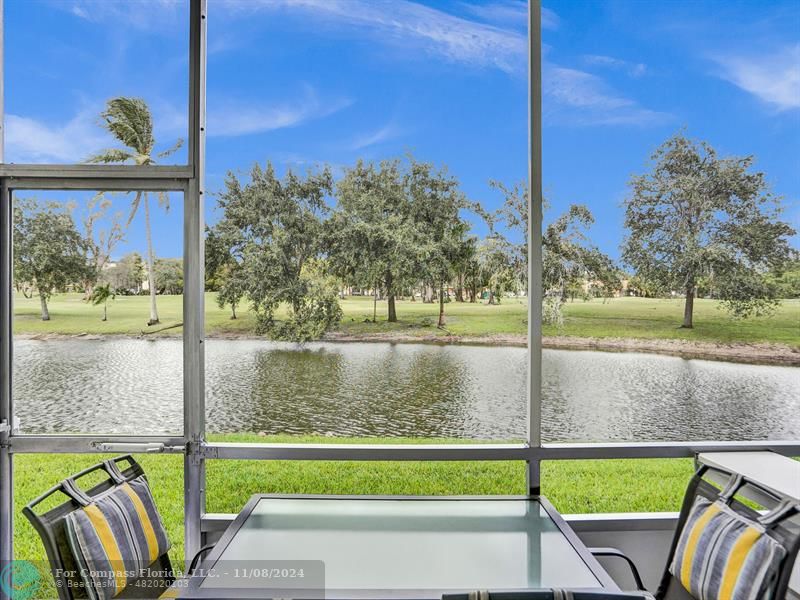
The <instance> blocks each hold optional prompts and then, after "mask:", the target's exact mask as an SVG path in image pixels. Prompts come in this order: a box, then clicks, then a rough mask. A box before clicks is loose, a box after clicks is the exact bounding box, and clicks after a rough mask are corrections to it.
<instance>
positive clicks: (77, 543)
mask: <svg viewBox="0 0 800 600" xmlns="http://www.w3.org/2000/svg"><path fill="white" fill-rule="evenodd" d="M65 524H66V531H67V538H68V539H69V543H70V546H71V549H72V553H73V554H74V556H75V559H76V561H77V563H78V565H79V567H80V568H81V576H82V578H83V581H84V583H85V584H86V588H87V593H88V594H89V597H90V598H102V599H104V600H105V599H106V598H113V597H114V596H116V595H117V594H119V593H120V592H122V590H124V589H125V587H126V586H127V585H128V583H130V582H131V581H133V580H134V579H136V578H137V577H139V576H140V575H141V573H142V571H143V570H144V569H146V568H147V567H148V566H150V565H151V564H152V563H153V562H154V561H155V560H156V559H157V558H158V557H159V556H162V555H163V554H164V553H166V552H167V551H168V550H169V548H170V542H169V538H168V537H167V532H166V530H165V528H164V524H163V522H162V521H161V516H160V515H159V514H158V510H157V509H156V505H155V501H154V500H153V495H152V494H151V493H150V488H149V486H148V485H147V481H146V480H145V479H144V477H137V478H136V479H134V480H132V481H129V482H127V483H123V484H121V485H119V486H117V487H115V488H113V489H112V490H111V491H110V492H109V493H107V494H105V495H103V496H101V497H99V498H96V499H94V501H93V502H92V503H91V504H89V505H88V506H85V507H83V508H81V509H79V510H76V511H74V512H72V513H70V514H69V515H67V517H66V523H65Z"/></svg>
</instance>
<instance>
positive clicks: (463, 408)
mask: <svg viewBox="0 0 800 600" xmlns="http://www.w3.org/2000/svg"><path fill="white" fill-rule="evenodd" d="M206 363H207V364H206V386H207V400H206V403H207V415H208V420H207V429H208V431H210V432H236V431H249V432H252V431H257V432H259V431H263V432H265V433H268V434H271V433H296V434H321V435H340V436H341V435H348V436H388V437H393V436H422V437H455V438H471V439H520V438H523V437H524V435H525V427H526V409H525V394H526V391H525V372H526V371H525V370H526V365H527V359H526V351H525V350H524V349H522V348H492V347H474V346H473V347H470V346H433V345H422V344H397V345H392V344H372V343H370V344H366V343H364V344H358V343H357V344H330V343H316V344H309V345H306V346H305V347H302V348H300V347H297V346H293V345H290V344H277V343H270V342H260V341H231V340H209V341H208V342H207V348H206ZM543 371H544V382H543V389H542V392H543V397H544V402H543V411H542V412H543V416H542V426H543V435H544V438H545V439H546V440H551V441H556V440H569V441H578V440H589V441H598V440H698V439H718V440H743V439H796V438H797V437H798V435H800V402H799V401H798V398H800V369H796V368H792V367H773V366H758V365H744V364H732V363H723V362H713V361H702V360H684V359H681V358H677V357H671V356H658V355H651V354H634V353H604V352H588V351H568V350H546V351H545V352H544V358H543ZM14 394H15V402H16V409H17V414H18V415H19V416H20V417H21V418H22V424H23V430H24V431H25V432H29V433H43V432H60V433H63V432H107V433H112V432H113V433H162V432H170V433H173V432H179V431H180V429H181V423H182V413H181V394H182V383H181V342H180V341H178V340H158V341H143V340H104V341H98V340H75V341H32V340H20V341H18V342H17V343H16V344H15V371H14Z"/></svg>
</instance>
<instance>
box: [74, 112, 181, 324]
mask: <svg viewBox="0 0 800 600" xmlns="http://www.w3.org/2000/svg"><path fill="white" fill-rule="evenodd" d="M100 117H101V119H102V122H103V126H104V127H105V128H106V129H107V130H108V131H109V132H110V133H111V134H112V135H113V136H114V137H115V138H117V140H118V141H119V142H121V143H122V144H123V145H124V146H125V147H124V148H109V149H106V150H103V151H101V152H99V153H98V154H95V155H93V156H90V157H89V158H88V159H87V162H90V163H132V164H135V165H154V164H156V159H159V158H164V157H166V156H169V155H170V154H173V153H174V152H176V151H177V150H178V149H179V148H180V147H181V145H183V140H180V139H179V140H178V141H177V142H176V143H175V144H174V145H173V146H172V147H170V148H167V149H166V150H164V151H162V152H158V153H155V146H156V140H155V137H154V136H153V116H152V114H151V113H150V108H149V107H148V106H147V103H146V102H145V101H144V100H142V99H141V98H127V97H118V98H112V99H111V100H109V101H108V102H107V104H106V109H105V110H104V111H103V112H102V113H100ZM156 196H157V198H158V204H159V205H160V206H161V207H162V208H163V209H164V210H169V196H168V195H167V194H166V193H165V192H158V193H157V194H156ZM140 206H141V207H143V210H144V225H145V236H146V238H147V279H148V286H149V290H150V320H149V321H148V322H147V324H148V325H155V324H157V323H158V322H159V319H158V307H157V306H156V282H155V250H154V249H153V233H152V230H151V228H150V194H149V192H142V191H138V192H136V194H135V196H134V198H133V202H132V203H131V210H130V213H129V216H128V221H127V223H126V227H128V226H130V224H131V222H132V221H133V219H134V217H135V216H136V214H137V213H138V211H139V207H140Z"/></svg>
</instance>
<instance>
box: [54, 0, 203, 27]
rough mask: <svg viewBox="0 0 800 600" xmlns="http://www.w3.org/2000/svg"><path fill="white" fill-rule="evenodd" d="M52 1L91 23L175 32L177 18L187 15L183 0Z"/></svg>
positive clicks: (60, 7)
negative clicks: (144, 0) (145, 0)
mask: <svg viewBox="0 0 800 600" xmlns="http://www.w3.org/2000/svg"><path fill="white" fill-rule="evenodd" d="M50 4H51V5H52V6H54V7H56V8H59V9H61V10H66V11H68V12H69V13H71V14H72V15H74V16H76V17H78V18H80V19H84V20H85V21H89V22H91V23H102V24H116V25H119V26H120V27H135V28H136V29H143V30H150V31H153V30H158V31H159V32H167V31H172V32H173V33H174V25H175V22H176V21H177V19H178V18H179V17H182V16H184V15H188V12H187V10H186V3H185V2H183V0H147V2H142V1H135V0H125V1H120V0H71V1H68V0H51V2H50Z"/></svg>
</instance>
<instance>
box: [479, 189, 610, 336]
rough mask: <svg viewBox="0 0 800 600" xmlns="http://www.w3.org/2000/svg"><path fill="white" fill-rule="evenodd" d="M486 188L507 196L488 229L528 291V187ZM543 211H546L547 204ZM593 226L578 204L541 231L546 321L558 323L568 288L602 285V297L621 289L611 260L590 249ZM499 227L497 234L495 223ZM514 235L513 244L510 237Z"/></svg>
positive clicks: (584, 207)
mask: <svg viewBox="0 0 800 600" xmlns="http://www.w3.org/2000/svg"><path fill="white" fill-rule="evenodd" d="M489 183H490V185H491V186H492V187H494V188H496V189H498V190H500V191H501V192H503V194H504V195H505V201H504V203H503V206H502V207H501V208H500V209H499V210H498V211H497V212H496V213H495V214H494V215H491V216H490V218H489V224H490V228H491V229H492V230H493V231H496V232H497V235H499V236H501V237H502V238H504V239H505V241H506V244H507V247H508V248H509V250H508V252H509V261H510V265H511V268H512V269H513V271H514V272H515V273H516V275H517V277H518V278H519V280H520V281H521V282H523V285H524V286H525V287H526V288H527V285H528V284H527V280H528V184H527V183H526V182H520V183H517V184H516V185H514V186H513V187H507V186H505V185H503V184H502V183H500V182H496V181H491V182H489ZM544 208H545V209H547V208H548V205H547V203H546V202H545V206H544ZM593 223H594V217H593V216H592V212H591V211H590V210H589V209H588V208H587V207H586V206H584V205H582V204H571V205H570V206H569V208H568V209H567V211H566V212H565V213H563V214H561V215H559V216H558V217H556V218H555V219H553V220H552V221H550V222H549V223H548V224H546V225H545V226H544V231H543V232H542V290H543V292H544V298H545V304H546V306H545V307H544V313H543V314H544V317H543V318H544V320H545V322H548V323H559V322H561V320H562V317H561V308H562V306H563V304H564V302H566V300H567V297H568V295H569V292H570V290H571V289H576V288H577V287H583V286H584V285H588V286H589V287H591V286H592V285H593V284H600V285H601V286H602V288H603V289H604V292H603V293H605V294H608V293H609V292H610V291H613V290H616V289H619V286H620V282H619V274H618V273H617V270H616V268H615V266H614V263H613V261H612V260H611V259H610V258H609V257H608V256H607V255H605V254H604V253H603V252H601V251H600V250H599V249H598V248H596V247H595V246H594V245H592V243H591V241H590V240H589V237H588V235H587V230H588V229H589V227H591V226H592V224H593ZM498 224H500V225H503V226H504V228H505V232H501V231H500V230H499V229H496V228H497V225H498ZM511 236H514V238H515V240H522V241H514V240H512V239H511Z"/></svg>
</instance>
